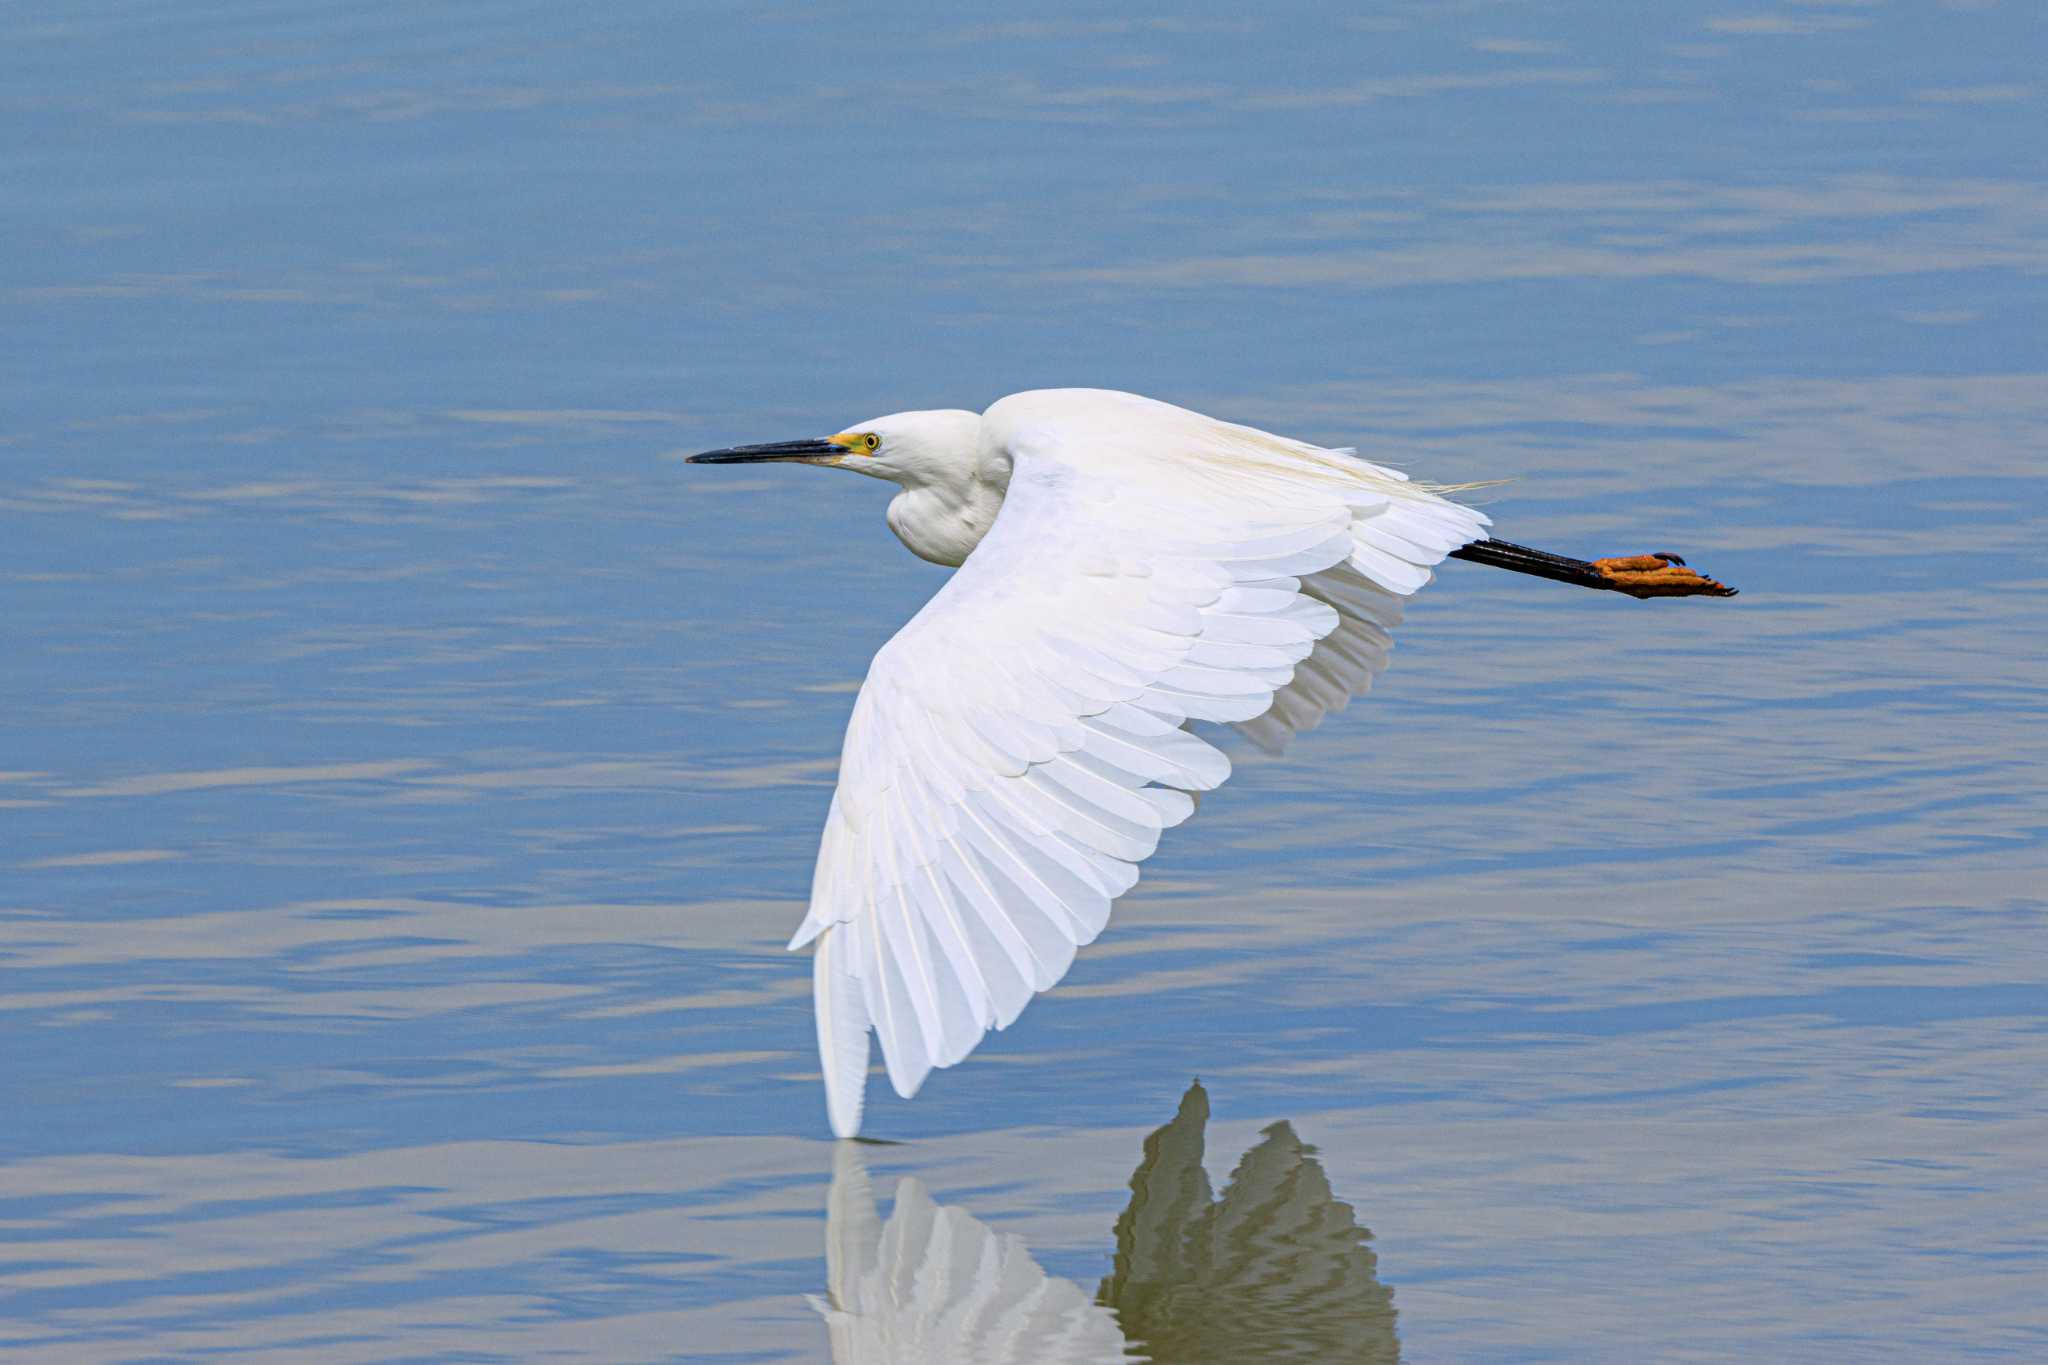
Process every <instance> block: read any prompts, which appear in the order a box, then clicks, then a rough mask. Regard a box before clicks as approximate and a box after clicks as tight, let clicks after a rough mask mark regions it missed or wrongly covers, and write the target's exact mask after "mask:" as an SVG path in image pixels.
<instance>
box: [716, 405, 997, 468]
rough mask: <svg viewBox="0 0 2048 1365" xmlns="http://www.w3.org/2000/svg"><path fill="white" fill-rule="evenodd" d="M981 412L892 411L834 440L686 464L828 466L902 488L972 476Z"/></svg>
mask: <svg viewBox="0 0 2048 1365" xmlns="http://www.w3.org/2000/svg"><path fill="white" fill-rule="evenodd" d="M980 444H981V414H979V413H974V412H966V411H963V410H960V409H954V408H940V409H934V410H930V411H925V412H893V413H890V414H889V415H888V416H887V417H876V418H872V419H870V420H869V421H866V422H858V423H856V424H854V425H853V426H851V427H849V428H847V429H846V430H845V431H842V432H840V433H839V434H838V435H836V436H809V437H804V438H803V439H801V440H795V441H772V442H770V443H768V444H767V445H755V446H733V447H731V448H729V449H726V450H707V451H705V452H704V453H703V454H701V455H692V456H691V457H690V459H689V463H691V464H761V463H765V462H767V461H781V462H786V463H793V464H819V465H829V466H830V467H832V468H834V469H850V470H852V471H853V472H854V473H856V474H866V475H868V476H869V477H870V478H876V479H887V480H889V481H890V482H891V483H899V484H902V485H903V486H904V487H906V488H919V487H924V486H927V485H933V484H938V485H945V484H949V483H954V482H958V481H961V480H964V479H968V478H971V477H972V476H973V473H974V469H975V464H976V461H977V459H978V458H979V454H980Z"/></svg>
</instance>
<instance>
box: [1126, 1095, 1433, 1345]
mask: <svg viewBox="0 0 2048 1365" xmlns="http://www.w3.org/2000/svg"><path fill="white" fill-rule="evenodd" d="M1208 1121H1209V1095H1208V1092H1207V1091H1205V1090H1203V1089H1202V1086H1201V1083H1200V1082H1196V1083H1195V1084H1194V1085H1191V1086H1189V1087H1188V1092H1187V1094H1186V1095H1184V1096H1183V1097H1182V1098H1181V1102H1180V1112H1179V1113H1178V1114H1176V1115H1175V1116H1174V1119H1173V1122H1171V1123H1169V1124H1167V1125H1166V1126H1165V1127H1164V1128H1161V1129H1159V1130H1158V1131H1157V1132H1155V1133H1153V1134H1152V1136H1150V1137H1148V1138H1146V1139H1145V1159H1144V1160H1143V1161H1141V1162H1140V1163H1139V1164H1138V1169H1137V1170H1136V1171H1134V1172H1133V1173H1132V1174H1131V1202H1130V1203H1129V1204H1128V1205H1126V1206H1125V1208H1124V1212H1123V1216H1122V1217H1120V1218H1118V1219H1117V1222H1116V1268H1115V1270H1114V1271H1112V1272H1111V1274H1110V1276H1109V1277H1108V1278H1107V1279H1105V1280H1104V1281H1103V1282H1102V1287H1101V1289H1100V1290H1099V1291H1098V1292H1097V1294H1096V1301H1097V1302H1098V1303H1102V1304H1105V1305H1107V1306H1109V1307H1111V1308H1113V1309H1115V1310H1116V1314H1117V1318H1118V1319H1119V1321H1121V1322H1122V1324H1123V1329H1124V1332H1125V1334H1126V1335H1127V1336H1129V1338H1130V1339H1131V1342H1132V1345H1133V1346H1134V1347H1135V1348H1136V1349H1137V1350H1139V1351H1140V1352H1142V1353H1143V1354H1144V1356H1145V1357H1146V1358H1148V1359H1150V1360H1154V1361H1158V1362H1160V1365H1207V1363H1208V1362H1212V1361H1213V1362H1216V1363H1217V1365H1225V1363H1226V1362H1247V1361H1358V1362H1371V1363H1372V1365H1382V1362H1384V1363H1385V1365H1392V1362H1395V1361H1398V1360H1399V1359H1400V1358H1401V1345H1400V1340H1399V1338H1398V1337H1396V1336H1395V1333H1394V1294H1393V1291H1392V1290H1391V1289H1388V1288H1387V1287H1386V1286H1385V1285H1383V1284H1381V1283H1380V1282H1379V1276H1378V1273H1377V1259H1376V1258H1375V1257H1374V1256H1373V1254H1372V1252H1371V1250H1370V1249H1368V1248H1367V1247H1366V1245H1365V1244H1366V1242H1368V1241H1370V1240H1371V1238H1372V1234H1371V1233H1370V1232H1369V1231H1367V1230H1366V1229H1365V1228H1363V1227H1360V1226H1359V1224H1358V1221H1357V1215H1356V1214H1355V1212H1354V1211H1353V1210H1352V1208H1351V1206H1350V1205H1349V1204H1346V1203H1343V1202H1342V1201H1340V1200H1339V1199H1337V1198H1336V1196H1335V1195H1333V1194H1332V1193H1331V1191H1330V1181H1329V1178H1328V1177H1327V1176H1325V1175H1324V1174H1323V1167H1322V1163H1321V1162H1319V1161H1317V1160H1316V1159H1315V1149H1314V1148H1313V1147H1310V1146H1308V1145H1307V1144H1306V1143H1304V1142H1302V1140H1301V1139H1300V1138H1298V1137H1296V1136H1295V1135H1294V1129H1293V1127H1292V1125H1290V1124H1288V1123H1286V1122H1284V1121H1283V1122H1280V1123H1276V1124H1273V1125H1272V1126H1271V1127H1269V1128H1267V1129H1266V1130H1265V1132H1264V1134H1263V1135H1262V1138H1261V1141H1260V1142H1259V1144H1258V1145H1257V1146H1256V1147H1253V1148H1252V1149H1251V1150H1250V1151H1249V1152H1246V1153H1245V1154H1244V1158H1243V1159H1242V1160H1240V1161H1239V1162H1238V1163H1237V1169H1236V1170H1234V1171H1232V1172H1231V1173H1230V1183H1229V1184H1228V1185H1226V1186H1224V1189H1223V1197H1222V1199H1220V1200H1216V1199H1212V1197H1211V1195H1210V1189H1209V1176H1208V1173H1207V1172H1206V1171H1204V1170H1203V1169H1202V1149H1203V1129H1204V1128H1205V1127H1206V1126H1207V1124H1208Z"/></svg>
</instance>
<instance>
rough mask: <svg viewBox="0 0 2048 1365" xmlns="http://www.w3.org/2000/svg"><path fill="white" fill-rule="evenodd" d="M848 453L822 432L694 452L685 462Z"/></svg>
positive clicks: (823, 456) (745, 461) (754, 461)
mask: <svg viewBox="0 0 2048 1365" xmlns="http://www.w3.org/2000/svg"><path fill="white" fill-rule="evenodd" d="M845 453H846V447H845V446H843V445H840V444H839V443H838V442H836V441H828V440H826V439H825V438H824V437H822V436H814V437H810V438H808V439H805V440H802V441H770V442H768V444H766V445H758V446H731V447H729V448H727V449H725V450H707V451H705V452H704V453H703V454H702V455H692V456H691V457H690V458H689V459H688V460H687V461H685V463H686V464H757V463H759V462H761V461H764V460H824V459H837V458H838V457H839V456H841V455H844V454H845Z"/></svg>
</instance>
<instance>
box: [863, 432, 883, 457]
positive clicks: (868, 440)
mask: <svg viewBox="0 0 2048 1365" xmlns="http://www.w3.org/2000/svg"><path fill="white" fill-rule="evenodd" d="M860 448H861V449H862V450H865V451H866V452H867V453H868V454H870V455H872V454H874V453H875V452H876V451H877V450H880V449H881V448H882V438H881V437H879V436H877V435H875V433H873V432H872V431H871V432H869V433H868V434H867V435H865V436H863V437H861V438H860Z"/></svg>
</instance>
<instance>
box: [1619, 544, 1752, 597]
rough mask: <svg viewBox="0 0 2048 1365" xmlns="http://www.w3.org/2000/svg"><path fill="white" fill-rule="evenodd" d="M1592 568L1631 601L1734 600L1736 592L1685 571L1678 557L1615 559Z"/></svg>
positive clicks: (1633, 556)
mask: <svg viewBox="0 0 2048 1365" xmlns="http://www.w3.org/2000/svg"><path fill="white" fill-rule="evenodd" d="M1593 567H1594V568H1595V569H1598V570H1599V571H1600V576H1601V577H1602V578H1604V579H1606V580H1607V585H1608V586H1609V587H1611V588H1613V589H1614V590H1615V591H1616V592H1625V593H1627V594H1628V595H1629V596H1630V597H1733V596H1735V589H1733V588H1731V587H1729V586H1727V585H1726V584H1724V583H1717V582H1715V581H1714V580H1713V579H1711V578H1708V577H1706V576H1705V575H1704V574H1699V573H1695V572H1694V571H1693V570H1691V569H1688V568H1686V567H1685V561H1684V560H1682V559H1680V558H1679V557H1678V556H1677V555H1666V554H1654V555H1617V556H1616V557H1614V558H1612V559H1596V560H1594V561H1593Z"/></svg>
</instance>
